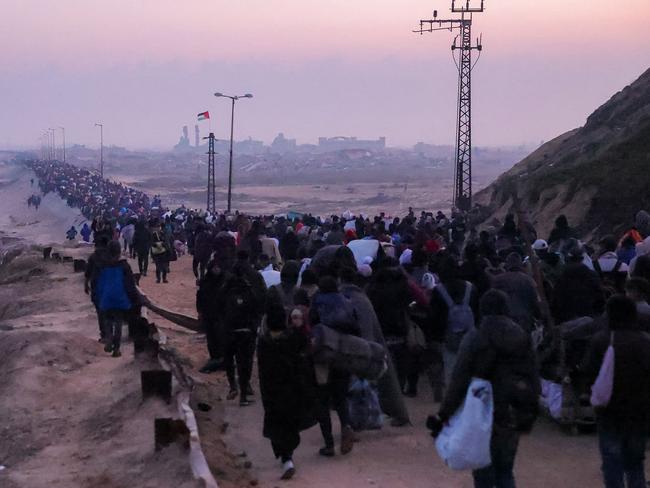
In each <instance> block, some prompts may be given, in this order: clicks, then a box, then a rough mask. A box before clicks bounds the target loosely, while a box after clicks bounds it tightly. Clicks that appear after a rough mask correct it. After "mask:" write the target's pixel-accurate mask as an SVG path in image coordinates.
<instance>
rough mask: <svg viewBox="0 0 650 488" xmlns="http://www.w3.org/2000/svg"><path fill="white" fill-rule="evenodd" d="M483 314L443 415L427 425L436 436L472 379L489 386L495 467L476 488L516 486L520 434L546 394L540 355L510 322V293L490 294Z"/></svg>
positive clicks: (477, 478) (467, 341)
mask: <svg viewBox="0 0 650 488" xmlns="http://www.w3.org/2000/svg"><path fill="white" fill-rule="evenodd" d="M480 313H481V322H480V324H479V326H478V327H477V328H475V329H472V330H471V331H469V332H468V333H467V334H466V335H465V337H464V338H463V342H462V343H461V346H460V349H459V351H458V359H457V361H456V365H455V367H454V370H453V372H452V377H451V383H450V384H449V388H448V389H447V391H446V392H445V399H444V401H443V403H442V405H441V407H440V411H439V412H438V415H437V416H433V417H430V418H429V420H428V421H427V425H428V426H429V428H430V429H431V430H432V435H434V436H437V435H438V433H439V432H440V430H442V426H443V425H444V424H445V423H446V422H447V421H448V420H449V419H450V418H451V417H452V416H453V415H454V413H456V411H457V410H458V408H459V407H460V406H461V405H462V403H463V401H464V399H465V396H466V394H467V390H468V388H469V385H470V383H471V381H472V378H474V377H476V378H483V379H486V380H488V381H490V383H491V384H492V391H493V402H494V417H493V418H494V420H493V425H492V438H491V442H490V454H491V458H492V464H491V465H490V466H488V467H486V468H483V469H479V470H476V471H474V472H473V476H474V486H475V487H476V488H483V487H490V488H492V487H501V486H515V482H514V475H513V472H512V470H513V467H514V463H515V456H516V454H517V447H518V444H519V436H520V431H521V430H529V429H530V428H532V422H534V419H535V417H536V414H537V402H538V398H539V394H540V391H541V387H540V382H539V376H538V373H537V366H536V361H535V353H534V351H533V347H532V342H531V340H530V337H529V335H528V333H527V332H526V331H524V329H522V328H521V327H520V326H519V325H518V324H516V323H515V322H513V321H512V320H511V319H510V318H509V313H510V311H509V306H508V296H507V295H506V294H505V293H503V292H502V291H499V290H490V291H488V292H486V293H485V295H483V297H482V298H481V302H480ZM522 385H523V386H522ZM515 407H517V408H515ZM517 412H523V414H524V415H519V414H518V413H517ZM524 416H525V417H524ZM522 418H525V420H526V421H527V422H528V423H527V424H526V425H525V427H522V425H521V422H522Z"/></svg>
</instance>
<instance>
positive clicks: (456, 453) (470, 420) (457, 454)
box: [436, 378, 494, 470]
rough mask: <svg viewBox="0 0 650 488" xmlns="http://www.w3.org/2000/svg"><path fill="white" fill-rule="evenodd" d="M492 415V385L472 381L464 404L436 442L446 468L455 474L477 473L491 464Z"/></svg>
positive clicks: (477, 380)
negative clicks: (459, 472)
mask: <svg viewBox="0 0 650 488" xmlns="http://www.w3.org/2000/svg"><path fill="white" fill-rule="evenodd" d="M493 414H494V402H493V398H492V385H491V384H490V382H489V381H486V380H483V379H479V378H473V379H472V382H471V383H470V385H469V388H468V389H467V395H465V401H464V402H463V404H462V405H461V406H460V408H459V409H458V411H456V413H455V414H454V415H453V417H451V419H449V424H448V425H447V426H445V427H444V428H443V429H442V431H441V432H440V435H438V438H437V439H436V449H437V450H438V455H439V456H440V457H441V458H442V460H443V461H444V462H445V464H446V465H447V466H449V467H450V468H451V469H454V470H466V469H469V470H475V469H480V468H485V467H486V466H489V465H490V464H492V459H491V456H490V439H491V438H492V421H493Z"/></svg>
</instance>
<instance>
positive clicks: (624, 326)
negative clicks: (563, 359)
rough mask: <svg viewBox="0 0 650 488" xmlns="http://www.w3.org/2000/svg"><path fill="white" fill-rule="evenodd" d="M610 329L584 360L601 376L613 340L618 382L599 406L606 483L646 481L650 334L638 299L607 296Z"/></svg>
mask: <svg viewBox="0 0 650 488" xmlns="http://www.w3.org/2000/svg"><path fill="white" fill-rule="evenodd" d="M607 322H608V328H607V330H604V331H602V332H601V333H599V334H597V335H596V336H594V338H593V339H592V342H591V347H590V349H589V351H588V352H587V355H586V357H585V360H584V362H583V364H582V365H581V366H582V367H581V370H583V371H584V372H585V373H586V374H587V375H588V376H590V378H591V380H592V381H591V383H593V380H595V379H596V377H597V376H598V373H599V371H600V368H601V365H602V364H603V360H604V357H605V352H606V351H607V349H608V347H609V345H610V344H612V346H613V348H614V384H613V389H612V394H611V398H610V400H609V403H608V405H607V406H606V407H601V408H597V409H596V415H597V418H598V438H599V444H600V453H601V457H602V472H603V478H604V481H605V486H606V487H618V486H624V479H626V480H627V484H626V485H625V486H628V487H630V488H632V487H644V486H646V480H645V469H644V458H645V446H646V438H647V429H648V425H649V423H650V335H648V334H647V333H646V332H643V331H641V330H640V329H639V326H638V314H637V309H636V305H635V303H634V302H633V301H632V300H630V299H629V298H627V297H625V296H623V295H614V296H613V297H612V298H610V299H609V301H608V302H607Z"/></svg>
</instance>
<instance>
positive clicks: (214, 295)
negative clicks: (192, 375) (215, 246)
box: [196, 260, 226, 373]
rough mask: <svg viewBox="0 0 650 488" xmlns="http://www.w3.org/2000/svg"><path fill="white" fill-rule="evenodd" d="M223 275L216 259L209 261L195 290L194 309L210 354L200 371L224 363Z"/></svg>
mask: <svg viewBox="0 0 650 488" xmlns="http://www.w3.org/2000/svg"><path fill="white" fill-rule="evenodd" d="M225 277H226V273H225V272H223V270H221V268H220V267H219V265H218V264H217V263H216V261H214V260H213V261H210V262H209V263H208V270H207V272H206V273H205V276H204V277H203V278H202V279H201V280H200V281H199V289H198V291H197V292H196V310H197V312H198V314H199V321H200V322H201V324H202V326H203V328H204V329H205V336H206V339H207V342H208V353H209V354H210V359H209V360H208V362H207V363H206V364H205V365H204V366H203V367H202V368H201V369H200V370H199V371H200V372H201V373H213V372H215V371H218V370H219V369H220V368H221V367H222V366H223V363H224V355H225V351H224V347H225V341H224V339H223V336H222V335H223V320H222V319H223V317H222V315H223V310H222V309H223V307H222V303H221V301H220V298H221V295H220V293H221V290H222V288H223V285H224V282H225Z"/></svg>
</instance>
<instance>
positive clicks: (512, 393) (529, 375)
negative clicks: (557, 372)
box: [489, 340, 540, 433]
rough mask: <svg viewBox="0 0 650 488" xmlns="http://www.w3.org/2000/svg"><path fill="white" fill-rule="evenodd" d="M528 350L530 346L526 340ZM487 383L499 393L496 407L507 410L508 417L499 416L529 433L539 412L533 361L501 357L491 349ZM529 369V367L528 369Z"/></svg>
mask: <svg viewBox="0 0 650 488" xmlns="http://www.w3.org/2000/svg"><path fill="white" fill-rule="evenodd" d="M529 349H530V350H531V351H532V347H530V340H529ZM493 351H494V358H493V363H492V368H491V370H492V372H491V374H490V378H489V379H490V382H491V383H492V388H493V389H494V391H498V392H499V398H500V399H501V400H500V404H499V405H498V406H497V405H496V404H495V409H497V408H499V410H502V411H507V418H501V419H499V420H500V421H501V422H506V423H507V425H508V427H510V428H512V429H514V430H515V431H517V432H522V433H528V432H530V431H531V430H532V428H533V424H534V423H535V420H537V417H538V415H539V393H540V392H539V391H538V390H539V388H538V385H536V384H535V379H534V378H536V372H535V371H534V369H535V367H536V366H535V364H534V363H530V362H529V361H518V360H517V359H516V358H501V357H499V354H498V353H497V352H496V350H494V349H493ZM531 368H532V369H531Z"/></svg>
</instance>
